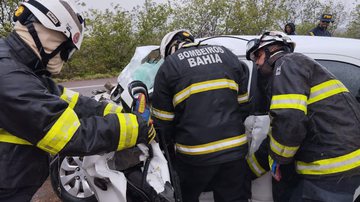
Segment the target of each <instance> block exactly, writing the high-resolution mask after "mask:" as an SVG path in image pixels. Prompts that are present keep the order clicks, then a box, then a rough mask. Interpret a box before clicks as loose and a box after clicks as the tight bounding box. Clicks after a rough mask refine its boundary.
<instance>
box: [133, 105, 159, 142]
mask: <svg viewBox="0 0 360 202" xmlns="http://www.w3.org/2000/svg"><path fill="white" fill-rule="evenodd" d="M134 114H135V115H136V118H137V121H138V124H139V133H138V138H137V140H136V144H141V143H144V144H149V143H151V142H152V141H153V140H154V139H155V137H156V131H155V128H154V125H153V124H152V123H148V121H145V120H144V118H143V117H142V116H141V114H139V113H138V112H134Z"/></svg>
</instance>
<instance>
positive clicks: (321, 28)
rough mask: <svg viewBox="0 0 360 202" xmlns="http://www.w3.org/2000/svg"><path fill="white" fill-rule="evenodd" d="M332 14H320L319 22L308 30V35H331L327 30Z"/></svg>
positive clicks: (331, 21) (331, 20)
mask: <svg viewBox="0 0 360 202" xmlns="http://www.w3.org/2000/svg"><path fill="white" fill-rule="evenodd" d="M333 22H334V20H333V16H332V14H322V15H321V16H320V18H319V24H318V25H317V26H316V27H315V28H314V29H312V30H310V31H309V33H308V35H310V36H327V37H331V36H332V35H331V33H330V32H329V31H328V27H329V24H330V23H333Z"/></svg>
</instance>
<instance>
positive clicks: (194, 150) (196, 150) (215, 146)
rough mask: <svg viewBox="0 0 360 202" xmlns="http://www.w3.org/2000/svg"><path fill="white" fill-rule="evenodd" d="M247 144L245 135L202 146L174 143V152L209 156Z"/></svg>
mask: <svg viewBox="0 0 360 202" xmlns="http://www.w3.org/2000/svg"><path fill="white" fill-rule="evenodd" d="M246 143H247V138H246V135H245V134H244V135H239V136H236V137H231V138H227V139H224V140H219V141H215V142H210V143H207V144H202V145H195V146H188V145H182V144H178V143H176V150H177V151H178V152H180V153H182V154H187V155H201V154H209V153H214V152H218V151H222V150H225V149H230V148H234V147H238V146H241V145H243V144H246Z"/></svg>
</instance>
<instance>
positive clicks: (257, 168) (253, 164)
mask: <svg viewBox="0 0 360 202" xmlns="http://www.w3.org/2000/svg"><path fill="white" fill-rule="evenodd" d="M246 161H247V162H248V165H249V167H250V169H251V171H252V172H253V173H254V174H255V175H256V176H257V177H260V176H262V175H264V174H265V173H266V171H265V169H264V168H263V167H261V165H260V164H259V162H258V161H257V159H256V157H255V155H254V154H252V155H251V156H250V157H248V158H246Z"/></svg>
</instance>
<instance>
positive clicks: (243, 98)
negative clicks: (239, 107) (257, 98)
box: [237, 93, 249, 104]
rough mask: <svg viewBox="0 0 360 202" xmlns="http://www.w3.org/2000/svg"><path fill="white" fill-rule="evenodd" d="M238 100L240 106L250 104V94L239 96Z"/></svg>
mask: <svg viewBox="0 0 360 202" xmlns="http://www.w3.org/2000/svg"><path fill="white" fill-rule="evenodd" d="M237 100H238V102H239V104H242V103H245V102H248V101H249V94H248V93H245V94H242V95H239V96H238V99H237Z"/></svg>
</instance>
